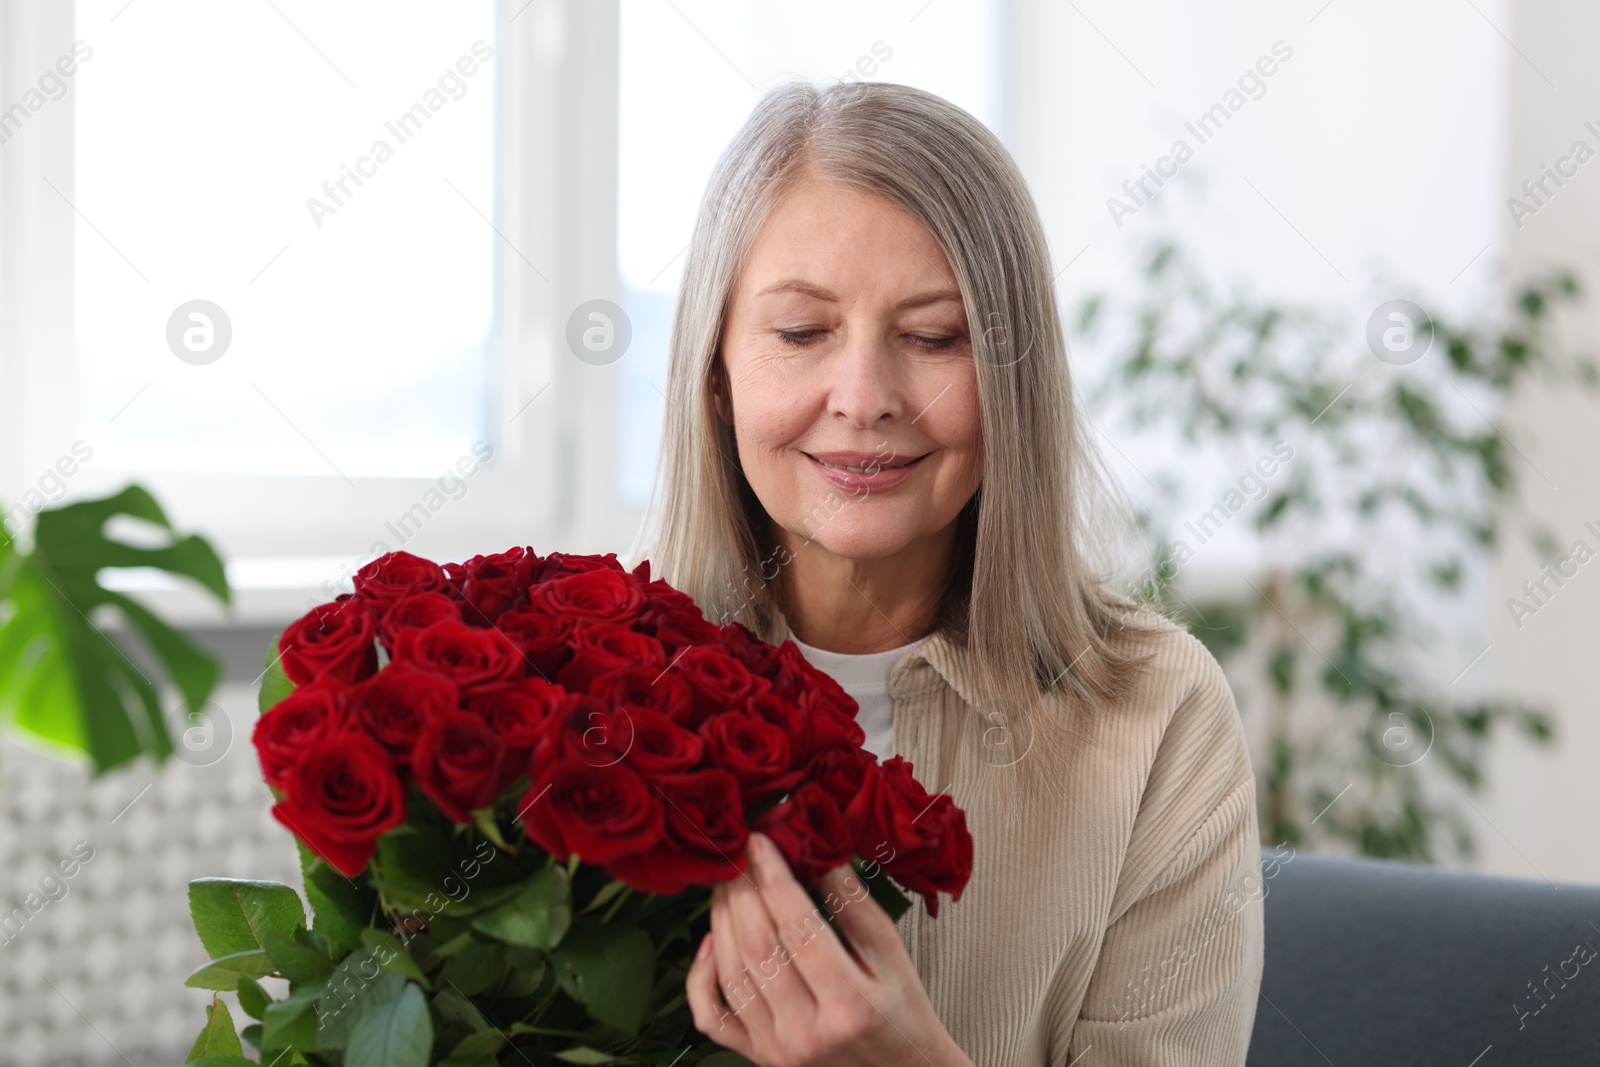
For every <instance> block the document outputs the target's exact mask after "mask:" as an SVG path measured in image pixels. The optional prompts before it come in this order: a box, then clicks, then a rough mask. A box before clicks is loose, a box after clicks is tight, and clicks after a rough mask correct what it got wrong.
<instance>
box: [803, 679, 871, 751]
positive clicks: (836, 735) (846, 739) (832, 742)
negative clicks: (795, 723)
mask: <svg viewBox="0 0 1600 1067" xmlns="http://www.w3.org/2000/svg"><path fill="white" fill-rule="evenodd" d="M795 706H796V707H797V708H799V710H800V713H801V715H802V717H803V718H804V720H805V724H806V735H807V737H808V738H809V741H810V748H811V753H810V754H811V757H813V758H814V757H815V756H816V755H817V754H818V753H821V752H826V751H828V750H829V749H835V748H860V747H861V746H862V745H863V744H865V743H866V740H867V732H866V731H865V730H863V729H862V728H861V724H860V723H858V722H856V719H855V710H856V708H855V700H854V699H851V701H850V711H849V712H848V713H846V712H843V711H840V710H839V708H838V707H837V706H835V705H834V703H833V701H832V700H830V699H829V698H828V697H827V695H826V694H824V693H822V692H820V691H818V690H815V689H812V690H808V691H806V692H804V693H801V694H800V696H799V697H798V698H797V699H796V701H795Z"/></svg>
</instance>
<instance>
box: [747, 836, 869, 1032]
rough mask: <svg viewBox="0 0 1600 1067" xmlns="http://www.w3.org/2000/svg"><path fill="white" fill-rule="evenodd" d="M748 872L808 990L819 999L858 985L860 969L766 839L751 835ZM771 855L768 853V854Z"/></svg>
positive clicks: (785, 863) (776, 850)
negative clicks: (850, 985)
mask: <svg viewBox="0 0 1600 1067" xmlns="http://www.w3.org/2000/svg"><path fill="white" fill-rule="evenodd" d="M750 842H751V844H750V856H751V864H750V871H751V874H752V875H753V876H754V877H755V880H756V887H757V889H759V890H760V894H761V899H762V901H763V902H764V903H765V904H766V907H767V911H768V913H769V914H770V915H771V917H772V922H773V924H774V925H775V926H776V928H777V936H778V937H779V938H780V939H781V940H782V942H783V944H784V946H785V947H786V949H787V954H788V955H789V956H791V957H792V959H793V963H792V964H790V966H791V967H793V968H794V969H796V970H798V971H799V974H800V977H801V978H802V979H803V980H804V983H805V985H806V987H807V989H808V991H812V992H813V995H815V996H816V999H817V1000H819V1001H820V1000H822V999H823V997H824V996H825V991H828V990H836V989H839V988H842V987H843V986H844V985H845V983H846V982H857V983H859V981H860V975H861V969H860V968H859V967H857V966H856V963H855V961H854V960H853V959H851V957H850V953H849V952H848V951H847V950H846V949H845V946H844V945H843V943H841V942H840V940H839V938H838V936H837V935H835V934H834V932H833V931H832V930H829V929H828V920H827V917H826V916H824V915H823V914H822V913H821V911H820V910H819V909H818V908H817V906H816V904H815V903H814V902H813V901H812V899H811V897H810V895H809V894H807V893H806V891H805V888H804V887H803V886H801V885H800V883H799V882H798V881H796V880H795V877H794V872H793V871H791V870H790V869H789V864H788V863H787V862H786V861H785V860H784V858H783V854H782V853H781V852H779V851H778V849H777V847H776V846H775V845H773V843H772V839H771V838H769V837H767V836H766V835H765V834H760V833H752V834H751V835H750ZM769 849H770V850H771V851H770V852H768V850H769Z"/></svg>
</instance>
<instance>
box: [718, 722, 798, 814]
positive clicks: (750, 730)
mask: <svg viewBox="0 0 1600 1067" xmlns="http://www.w3.org/2000/svg"><path fill="white" fill-rule="evenodd" d="M700 736H702V737H704V738H705V739H706V752H707V754H708V755H709V756H710V758H711V761H712V762H713V763H714V764H716V766H718V767H721V768H722V769H723V770H725V771H729V772H731V773H732V774H733V776H734V777H735V778H737V779H739V787H740V790H741V791H742V792H743V794H744V797H745V799H746V800H750V799H753V798H755V797H760V796H764V795H765V794H767V793H771V792H774V791H776V790H781V789H788V788H789V787H790V786H792V785H794V783H795V782H796V781H798V780H799V778H800V777H801V775H800V772H798V771H790V769H789V738H788V737H787V736H786V735H785V734H784V732H783V731H782V730H780V729H779V728H778V727H776V726H774V725H772V724H771V723H770V722H767V721H766V720H765V719H762V718H760V717H758V716H755V715H746V714H745V713H744V712H742V711H724V712H721V713H720V714H717V715H713V716H711V717H710V718H709V719H707V720H706V721H705V722H703V723H701V724H700Z"/></svg>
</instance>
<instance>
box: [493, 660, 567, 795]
mask: <svg viewBox="0 0 1600 1067" xmlns="http://www.w3.org/2000/svg"><path fill="white" fill-rule="evenodd" d="M578 699H579V698H578V697H576V696H574V695H573V694H571V693H568V692H567V691H566V690H565V689H562V688H561V687H560V686H556V685H551V684H549V683H548V682H544V681H541V680H539V679H538V678H524V679H522V680H521V681H519V682H516V683H514V684H507V685H497V686H492V687H490V688H488V689H480V690H478V691H477V692H475V693H473V694H471V695H470V696H468V697H467V700H466V709H467V710H468V711H470V712H472V713H473V714H474V715H476V716H478V717H479V718H480V719H482V720H483V721H484V723H485V724H487V725H488V727H489V730H490V732H491V733H493V734H494V735H495V736H496V737H498V738H499V739H500V744H501V746H502V747H503V748H504V749H505V750H506V757H505V767H504V773H503V775H502V779H503V781H502V784H506V783H508V782H510V781H511V780H513V779H515V778H516V776H517V775H519V774H522V773H523V772H524V771H526V770H527V767H528V756H529V754H531V753H532V751H533V748H534V746H535V745H536V744H537V743H538V742H539V740H540V739H541V738H543V737H547V736H549V734H550V733H551V732H553V731H554V730H555V729H556V728H557V726H558V720H559V719H560V717H561V716H562V715H564V714H565V713H566V712H567V711H568V710H570V709H571V708H572V706H573V705H574V703H575V702H576V701H577V700H578Z"/></svg>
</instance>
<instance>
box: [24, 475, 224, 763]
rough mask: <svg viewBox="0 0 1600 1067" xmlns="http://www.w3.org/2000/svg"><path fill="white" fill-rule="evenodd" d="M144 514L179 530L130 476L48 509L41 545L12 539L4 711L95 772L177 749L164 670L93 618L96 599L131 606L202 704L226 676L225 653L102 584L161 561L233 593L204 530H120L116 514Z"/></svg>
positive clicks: (181, 687) (135, 626)
mask: <svg viewBox="0 0 1600 1067" xmlns="http://www.w3.org/2000/svg"><path fill="white" fill-rule="evenodd" d="M118 515H125V516H129V517H132V518H136V519H141V520H143V521H145V522H148V523H151V524H153V525H155V526H157V527H160V528H161V529H163V530H165V531H167V532H168V533H169V534H170V533H171V530H172V526H171V524H170V523H169V522H168V521H167V517H166V515H165V514H164V513H163V512H162V510H161V508H160V506H159V505H158V504H157V503H156V502H155V499H154V498H153V497H152V496H150V494H149V493H148V492H146V491H145V490H144V489H142V488H140V487H139V486H136V485H134V486H128V487H127V488H126V489H124V490H122V491H121V492H120V493H117V494H116V495H115V496H111V497H107V498H105V499H102V500H86V501H81V502H79V503H75V504H69V505H67V506H65V507H61V508H52V509H46V510H44V511H41V512H40V513H39V515H38V519H37V522H36V524H35V529H34V548H33V551H32V552H31V553H30V554H28V555H26V556H24V555H20V554H18V553H16V552H15V550H14V548H13V547H12V546H11V545H10V542H9V539H7V550H6V554H5V557H4V559H3V561H0V562H3V564H4V566H5V574H4V577H3V580H4V583H5V586H4V595H5V596H6V597H7V598H8V599H9V600H10V601H11V611H10V613H9V615H8V616H7V617H6V619H5V621H4V622H3V623H0V717H5V716H8V715H9V716H10V718H11V720H12V721H13V722H14V723H15V724H16V726H17V727H18V729H20V730H21V731H23V732H24V733H26V734H28V735H31V736H32V737H33V738H35V739H36V740H39V741H42V742H43V743H45V744H46V745H48V746H51V747H54V748H58V749H64V750H67V751H71V752H77V753H81V754H84V755H87V756H88V757H89V758H90V760H91V761H92V762H93V763H94V768H95V773H97V774H99V773H103V772H105V771H107V770H109V769H111V768H113V767H116V766H120V765H122V764H125V763H128V762H130V761H132V760H134V759H135V758H137V757H138V756H140V755H142V754H145V753H148V754H150V755H152V756H154V757H155V758H156V759H157V760H162V759H165V758H166V757H167V756H169V755H171V754H172V741H171V738H170V737H169V736H168V733H167V725H166V722H165V716H164V714H163V712H162V708H161V702H160V699H159V691H158V689H157V686H156V680H155V679H152V678H151V677H149V676H148V675H147V674H146V673H145V671H144V670H142V669H141V668H140V667H139V666H137V665H135V664H134V663H133V662H132V661H131V660H130V659H129V658H128V657H127V656H126V655H125V654H124V653H123V651H122V649H121V648H120V647H119V646H118V645H117V644H116V643H115V642H113V641H112V640H111V639H110V638H109V637H108V636H107V635H106V634H105V633H103V632H102V631H101V630H100V629H99V628H97V627H96V626H94V625H93V624H92V623H91V622H90V621H89V620H90V618H91V617H92V616H93V615H94V612H95V610H96V609H97V608H101V607H106V606H109V607H112V608H114V609H116V610H117V611H118V612H120V613H121V615H122V617H123V618H124V619H125V620H126V621H127V623H128V625H129V627H130V628H131V629H132V631H133V632H135V633H137V634H138V635H139V636H140V638H141V639H142V640H143V642H144V644H145V645H146V647H147V648H148V650H149V651H150V653H151V654H152V656H153V657H154V659H155V661H156V665H157V666H159V667H160V668H161V671H162V672H164V674H165V675H166V678H167V679H168V680H169V681H170V682H171V683H172V684H173V685H174V686H175V687H176V688H177V689H178V691H179V692H180V693H181V694H182V695H183V698H184V702H185V704H186V705H187V707H188V710H189V711H190V712H191V713H199V712H200V711H201V710H202V707H203V705H204V704H205V702H206V700H207V699H208V698H209V697H210V695H211V693H212V691H213V690H214V689H215V688H216V684H217V680H218V677H219V675H220V667H219V666H218V664H217V661H216V660H215V659H214V658H212V657H211V656H208V655H206V654H205V653H204V652H202V651H201V650H200V649H199V648H197V647H196V646H195V645H194V644H193V643H191V642H190V641H189V640H188V639H187V638H186V637H184V636H183V635H182V634H180V633H179V632H178V631H176V630H174V629H172V628H171V627H170V626H168V625H167V624H166V623H164V622H162V621H161V620H160V619H159V618H157V617H156V616H155V615H153V614H151V613H150V612H149V611H148V610H147V609H145V608H144V607H143V606H141V605H140V604H138V603H137V602H135V601H133V600H131V599H129V598H128V597H126V596H123V595H122V594H121V593H117V592H114V591H111V590H108V589H105V588H103V587H102V586H101V585H100V584H99V572H100V571H101V570H104V569H108V568H127V567H153V568H156V569H158V570H163V571H166V572H168V573H169V574H175V575H178V576H181V577H187V578H191V579H193V580H195V581H196V582H198V583H200V585H202V586H204V587H205V588H206V589H208V590H210V591H211V592H212V593H213V594H214V595H216V597H217V598H218V599H219V600H221V601H222V602H223V603H227V602H228V601H229V599H230V597H229V591H228V584H227V579H226V577H225V575H224V570H223V565H222V560H221V559H220V558H219V557H218V556H217V554H216V552H215V551H213V550H212V548H211V546H210V545H208V544H207V543H206V542H205V541H204V540H202V539H201V538H199V537H195V536H189V537H182V538H178V537H169V538H168V540H167V543H166V544H164V545H162V546H160V547H157V548H141V547H136V546H133V545H129V544H125V543H123V542H120V541H113V540H111V539H109V538H108V537H107V536H106V534H105V525H106V523H107V522H108V521H109V520H110V519H111V518H113V517H114V516H118Z"/></svg>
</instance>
